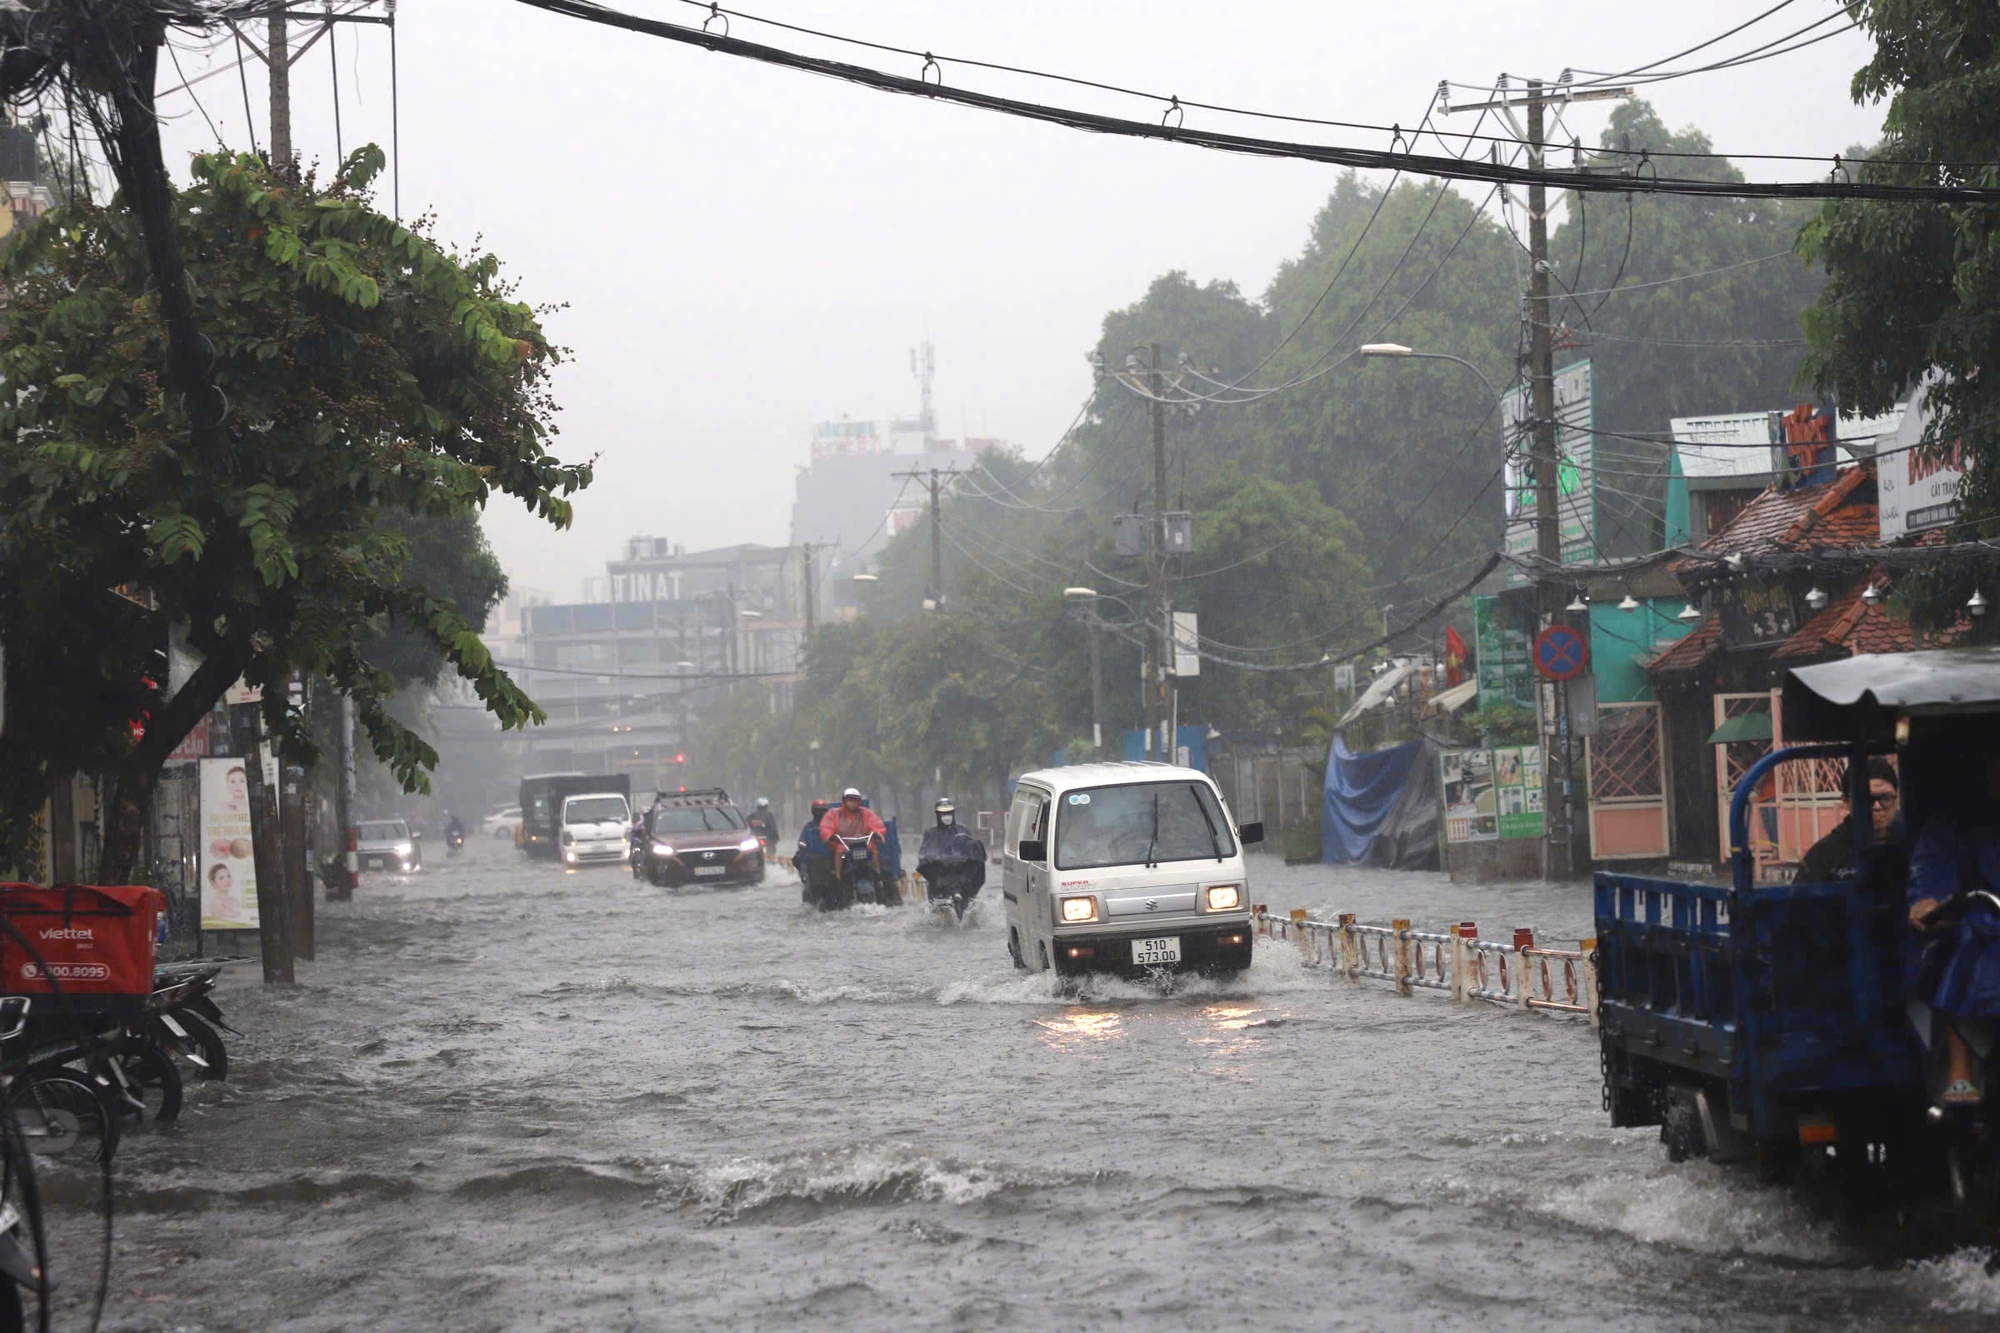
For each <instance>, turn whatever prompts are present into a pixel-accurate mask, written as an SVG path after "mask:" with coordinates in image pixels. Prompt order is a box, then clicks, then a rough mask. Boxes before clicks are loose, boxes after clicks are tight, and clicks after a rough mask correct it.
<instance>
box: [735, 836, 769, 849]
mask: <svg viewBox="0 0 2000 1333" xmlns="http://www.w3.org/2000/svg"><path fill="white" fill-rule="evenodd" d="M763 845H764V844H763V843H761V842H759V841H757V840H756V839H755V838H745V839H744V840H743V841H741V842H739V843H737V844H736V850H737V851H739V852H754V851H756V850H757V849H758V848H759V847H762V846H763Z"/></svg>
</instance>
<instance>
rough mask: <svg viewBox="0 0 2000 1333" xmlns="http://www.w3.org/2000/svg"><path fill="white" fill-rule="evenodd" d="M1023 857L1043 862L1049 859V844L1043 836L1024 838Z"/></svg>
mask: <svg viewBox="0 0 2000 1333" xmlns="http://www.w3.org/2000/svg"><path fill="white" fill-rule="evenodd" d="M1021 859H1022V860H1023V861H1035V862H1041V861H1046V860H1048V859H1049V844H1048V842H1047V841H1046V840H1044V839H1042V838H1024V839H1022V841H1021Z"/></svg>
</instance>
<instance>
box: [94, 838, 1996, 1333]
mask: <svg viewBox="0 0 2000 1333" xmlns="http://www.w3.org/2000/svg"><path fill="white" fill-rule="evenodd" d="M1252 864H1253V866H1254V867H1255V870H1254V871H1253V884H1254V893H1253V897H1254V898H1255V899H1257V900H1259V901H1263V902H1266V903H1268V904H1269V905H1270V906H1271V907H1272V908H1273V909H1274V910H1275V909H1284V908H1290V907H1308V908H1327V909H1333V910H1350V911H1356V912H1358V913H1360V914H1361V915H1362V918H1363V919H1364V920H1377V921H1381V920H1386V919H1388V918H1389V917H1391V916H1396V915H1407V916H1411V917H1414V918H1416V919H1417V920H1418V921H1419V923H1430V922H1444V921H1452V920H1474V921H1477V922H1478V923H1479V924H1480V926H1481V927H1482V934H1485V935H1486V936H1488V937H1489V938H1491V937H1495V936H1503V935H1504V933H1505V932H1506V930H1507V929H1508V928H1509V927H1512V926H1515V925H1534V926H1537V927H1539V928H1540V932H1541V937H1542V938H1543V939H1544V941H1545V942H1546V941H1548V940H1550V939H1551V938H1555V939H1574V938H1575V937H1576V935H1578V934H1579V933H1585V931H1586V928H1587V917H1588V896H1587V892H1586V891H1585V890H1584V889H1582V888H1580V887H1564V888H1560V889H1558V888H1552V887H1550V886H1545V885H1542V886H1534V885H1531V886H1519V887H1512V888H1506V889H1490V888H1488V889H1478V888H1454V887H1453V886H1451V885H1450V884H1448V883H1446V882H1445V881H1444V880H1443V879H1441V878H1440V877H1438V876H1431V875H1409V874H1390V873H1383V872H1374V871H1336V870H1331V869H1326V868H1320V867H1310V868H1294V869H1287V868H1284V867H1282V866H1277V865H1275V864H1274V863H1273V861H1272V860H1271V859H1270V858H1259V859H1258V860H1256V861H1253V863H1252ZM988 893H989V895H991V894H993V889H992V888H991V886H989V890H988ZM997 908H998V900H997V895H994V896H993V898H992V900H991V901H988V902H984V903H983V904H982V905H981V909H980V910H979V911H977V912H976V913H975V916H974V917H973V918H972V919H970V920H968V922H967V923H966V924H965V925H964V926H963V927H960V926H958V925H955V924H954V925H942V924H937V923H934V922H933V921H931V920H929V919H927V918H926V916H925V915H924V914H923V913H922V912H921V911H919V910H916V909H903V910H885V909H867V908H864V909H859V910H856V911H854V912H852V913H849V914H845V915H838V916H820V915H816V914H812V913H808V912H806V911H804V910H803V909H801V907H800V906H799V902H798V895H797V889H796V886H795V885H794V884H792V883H791V882H790V881H789V878H788V877H787V879H786V880H785V881H784V882H780V881H779V879H778V878H777V877H776V876H775V875H774V876H773V879H772V882H770V883H768V884H766V885H764V886H762V887H759V888H753V889H741V890H703V891H698V892H697V891H689V892H680V893H676V892H671V891H664V890H660V889H654V888H650V887H645V886H641V885H639V884H638V883H636V882H635V881H634V880H632V879H631V878H630V877H629V876H628V875H626V874H625V873H623V872H622V871H607V870H599V871H592V872H587V873H580V874H565V873H563V872H561V871H560V870H558V869H555V868H553V867H550V866H548V865H545V864H536V865H525V864H522V863H520V862H518V861H517V860H516V859H515V856H514V853H513V851H512V849H511V848H509V847H504V846H499V845H480V844H475V845H474V846H472V847H471V848H470V849H469V850H468V852H467V854H466V855H465V856H464V857H462V858H460V859H459V860H457V861H452V862H447V863H445V864H442V865H439V866H436V867H433V868H431V869H429V870H426V871H423V872H421V873H419V874H416V875H413V876H408V877H386V876H379V875H378V876H368V877H366V878H365V881H364V884H363V887H362V890H361V892H360V894H359V895H358V896H357V898H356V900H355V901H354V902H353V903H351V904H334V905H324V906H322V907H321V909H320V917H319V921H320V957H319V961H318V962H317V963H316V964H305V965H302V967H301V980H302V984H301V985H299V986H298V987H297V988H295V989H292V990H288V991H277V990H266V989H263V988H261V987H259V986H258V985H257V984H256V978H255V975H254V969H239V971H238V973H237V974H235V975H234V976H233V979H232V982H231V988H230V990H229V991H228V993H227V994H225V995H224V997H223V1000H224V1007H225V1010H226V1012H227V1013H228V1014H229V1017H230V1018H231V1020H232V1021H233V1022H234V1023H235V1025H236V1026H238V1027H240V1028H243V1029H244V1030H245V1032H246V1034H247V1035H246V1036H244V1037H242V1038H236V1039H232V1043H231V1058H232V1060H233V1062H234V1068H233V1074H232V1078H231V1081H230V1082H229V1083H227V1084H224V1085H217V1084H201V1085H196V1084H190V1093H189V1105H188V1109H187V1110H186V1112H185V1113H184V1115H183V1117H182V1119H181V1121H180V1123H179V1124H178V1125H177V1126H174V1127H171V1128H166V1129H159V1128H155V1129H148V1130H142V1131H138V1132H135V1133H134V1134H132V1135H131V1136H130V1137H128V1139H127V1140H126V1142H125V1144H124V1146H123V1148H122V1149H121V1151H120V1153H119V1156H118V1160H117V1177H118V1221H117V1246H116V1250H115V1266H114V1273H113V1278H112V1282H111V1294H110V1305H109V1313H108V1315H107V1319H106V1327H109V1328H114V1329H133V1330H137V1329H177V1330H208V1329H274V1328H284V1329H315V1330H318V1329H325V1330H332V1329H423V1330H429V1329H447V1328H448V1329H454V1330H469V1329H489V1328H492V1329H500V1328H508V1329H512V1328H549V1329H584V1328H589V1329H766V1328H782V1327H803V1326H811V1327H826V1328H858V1329H889V1328H895V1329H902V1328H967V1329H986V1328H999V1327H1017V1328H1032V1329H1044V1328H1061V1329H1070V1328H1113V1327H1117V1328H1164V1329H1180V1328H1201V1329H1210V1328H1218V1327H1224V1326H1227V1327H1256V1328H1258V1329H1291V1328H1311V1329H1400V1328H1417V1327H1421V1328H1425V1329H1471V1328H1478V1329H1482V1330H1496V1329H1498V1330H1511V1329H1520V1330H1528V1329H1533V1330H1538V1331H1539V1330H1549V1329H1590V1330H1603V1329H1682V1328H1686V1329H1695V1328H1700V1329H1730V1330H1761V1329H1794V1328H1808V1327H1838V1328H1843V1329H1845V1328H1880V1329H1910V1328H1936V1329H1961V1328H1962V1329H1973V1328H1982V1329H1986V1328H1991V1327H1992V1326H1993V1322H1992V1321H1993V1320H1994V1318H1995V1316H1996V1314H2000V1279H1996V1278H1990V1277H1987V1276H1986V1275H1985V1273H1984V1271H1983V1263H1982V1260H1983V1256H1981V1255H1978V1254H1973V1253H1960V1254H1956V1255H1951V1256H1947V1257H1945V1258H1942V1259H1938V1260H1935V1261H1931V1262H1927V1263H1916V1264H1911V1263H1871V1262H1869V1261H1868V1260H1867V1259H1866V1257H1865V1256H1861V1255H1856V1254H1853V1253H1850V1252H1849V1251H1847V1250H1845V1249H1844V1248H1843V1246H1842V1244H1841V1242H1840V1241H1839V1239H1838V1238H1837V1237H1836V1236H1834V1235H1833V1234H1832V1233H1831V1232H1830V1231H1829V1230H1827V1229H1826V1228H1825V1227H1823V1226H1821V1225H1819V1224H1818V1223H1816V1222H1815V1221H1814V1220H1812V1219H1811V1218H1810V1217H1809V1216H1808V1215H1807V1214H1806V1213H1805V1212H1804V1211H1802V1210H1801V1209H1800V1208H1799V1207H1798V1206H1797V1205H1795V1204H1794V1203H1793V1202H1792V1201H1791V1200H1790V1199H1789V1198H1788V1197H1787V1196H1786V1195H1784V1194H1782V1193H1776V1192H1770V1191H1764V1190H1760V1189H1757V1188H1755V1187H1754V1186H1751V1185H1749V1184H1747V1183H1744V1182H1741V1181H1739V1180H1738V1179H1736V1178H1735V1177H1732V1176H1730V1175H1727V1174H1725V1173H1724V1172H1722V1171H1720V1170H1719V1169H1717V1168H1715V1167H1712V1166H1709V1165H1706V1164H1701V1163H1692V1164H1687V1165H1681V1166H1675V1165H1670V1164H1668V1163H1667V1162H1666V1160H1665V1158H1664V1156H1663V1154H1662V1150H1661V1149H1660V1147H1659V1145H1658V1143H1657V1142H1656V1141H1655V1139H1654V1136H1653V1134H1652V1133H1651V1132H1650V1131H1647V1132H1641V1131H1613V1130H1610V1129H1608V1128H1606V1127H1605V1116H1604V1114H1603V1112H1602V1111H1601V1110H1600V1108H1599V1087H1598V1073H1597V1057H1596V1047H1595V1043H1594V1040H1593V1038H1592V1035H1591V1033H1590V1031H1589V1029H1588V1028H1587V1027H1586V1026H1585V1025H1584V1024H1583V1023H1582V1022H1581V1021H1580V1020H1577V1019H1563V1018H1550V1017H1543V1016H1523V1015H1520V1014H1516V1013H1509V1012H1502V1011H1499V1010H1495V1009H1490V1008H1484V1007H1480V1006H1477V1005H1464V1006H1455V1005H1453V1003H1452V1002H1451V1001H1450V1000H1449V999H1448V998H1445V997H1443V996H1438V995H1422V994H1420V995H1417V996H1412V997H1407V998H1404V997H1398V996H1396V995H1395V994H1393V993H1392V992H1391V991H1389V990H1387V989H1386V988H1381V987H1378V986H1374V985H1365V986H1356V985H1351V984H1348V983H1346V982H1344V981H1340V980H1337V979H1335V978H1332V977H1329V976H1327V975H1325V974H1324V973H1321V972H1318V971H1315V970H1312V969H1308V968H1306V967H1304V966H1302V964H1301V961H1300V957H1299V955H1298V953H1297V951H1296V950H1295V948H1294V947H1293V946H1291V945H1289V944H1285V943H1283V942H1277V943H1272V942H1261V943H1260V944H1259V946H1258V951H1257V958H1256V962H1255V965H1254V966H1253V967H1252V968H1251V970H1250V971H1249V972H1248V973H1246V974H1245V975H1244V976H1243V977H1241V978H1240V979H1238V980H1236V981H1233V982H1230V983H1227V984H1217V983H1214V982H1201V981H1197V982H1192V983H1189V984H1187V985H1185V986H1184V987H1182V988H1180V989H1178V990H1176V991H1174V992H1172V993H1162V992H1161V991H1160V990H1159V989H1156V988H1151V987H1148V986H1145V985H1139V984H1128V983H1121V982H1104V983H1093V984H1091V985H1090V986H1088V988H1087V991H1086V993H1085V994H1083V995H1066V994H1063V993H1061V992H1060V991H1059V990H1058V988H1057V986H1056V985H1055V984H1053V983H1052V982H1051V980H1049V979H1047V978H1044V977H1029V976H1026V975H1023V974H1018V973H1016V972H1014V971H1013V969H1012V968H1011V967H1010V965H1009V963H1008V961H1007V956H1006V952H1005V948H1004V943H1003V941H1004V935H1003V931H1002V928H1001V925H1000V920H999V912H998V910H997ZM55 1169H57V1170H58V1171H61V1170H64V1169H66V1170H67V1171H68V1172H69V1173H70V1179H69V1180H68V1181H67V1182H63V1181H58V1182H57V1186H58V1188H57V1190H56V1193H57V1195H58V1197H59V1199H61V1200H66V1201H67V1202H64V1203H62V1204H61V1205H60V1206H61V1210H62V1211H63V1212H64V1213H65V1220H64V1223H63V1225H62V1226H61V1228H60V1240H61V1244H62V1249H61V1250H60V1251H59V1253H58V1262H59V1263H61V1264H62V1267H60V1268H59V1269H58V1274H59V1276H60V1277H62V1278H63V1279H64V1281H65V1283H66V1290H65V1297H66V1301H65V1304H66V1305H68V1306H69V1307H70V1308H69V1309H68V1310H67V1311H66V1312H65V1316H66V1317H65V1319H64V1321H63V1322H62V1323H61V1324H59V1326H67V1327H80V1326H81V1323H80V1320H78V1319H77V1317H76V1312H75V1303H76V1302H77V1301H79V1300H82V1299H84V1298H85V1297H87V1295H88V1294H89V1292H90V1290H91V1289H92V1288H93V1285H94V1284H93V1281H92V1278H93V1276H94V1274H93V1271H92V1270H93V1266H94V1262H95V1261H94V1257H93V1255H92V1252H91V1250H90V1248H89V1241H90V1231H89V1219H88V1217H87V1215H86V1211H85V1208H84V1205H83V1204H82V1203H81V1202H80V1201H81V1200H83V1199H85V1198H87V1197H88V1194H87V1191H86V1190H84V1188H83V1186H82V1184H81V1179H82V1178H81V1177H79V1176H78V1175H77V1174H76V1168H75V1167H68V1168H62V1167H57V1168H55Z"/></svg>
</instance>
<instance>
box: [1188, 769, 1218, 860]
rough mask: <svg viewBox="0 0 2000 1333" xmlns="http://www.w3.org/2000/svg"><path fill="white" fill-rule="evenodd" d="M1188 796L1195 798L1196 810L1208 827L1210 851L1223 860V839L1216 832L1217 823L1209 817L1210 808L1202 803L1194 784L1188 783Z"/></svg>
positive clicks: (1216, 857)
mask: <svg viewBox="0 0 2000 1333" xmlns="http://www.w3.org/2000/svg"><path fill="white" fill-rule="evenodd" d="M1188 795H1189V796H1192V797H1193V798H1194V808H1195V809H1197V810H1199V811H1201V822H1202V823H1204V824H1206V825H1208V846H1209V850H1211V851H1213V852H1214V853H1215V859H1216V860H1218V861H1220V860H1222V859H1223V855H1222V837H1221V835H1220V834H1218V833H1217V832H1216V831H1215V821H1214V820H1213V819H1210V818H1209V817H1208V807H1207V806H1205V805H1203V804H1202V803H1201V793H1200V792H1198V791H1196V790H1195V786H1194V784H1193V783H1192V782H1190V783H1188Z"/></svg>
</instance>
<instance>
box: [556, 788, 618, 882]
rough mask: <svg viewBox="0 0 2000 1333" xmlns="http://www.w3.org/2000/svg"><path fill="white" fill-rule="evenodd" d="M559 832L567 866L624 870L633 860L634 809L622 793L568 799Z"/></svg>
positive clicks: (579, 794)
mask: <svg viewBox="0 0 2000 1333" xmlns="http://www.w3.org/2000/svg"><path fill="white" fill-rule="evenodd" d="M556 829H557V834H558V839H557V840H558V842H559V843H560V844H561V846H562V859H563V864H564V865H568V866H586V865H621V866H622V865H624V864H625V863H626V862H627V861H630V860H631V859H632V807H631V806H629V805H627V804H626V803H625V795H624V793H623V792H615V791H594V792H578V793H577V794H576V795H574V796H565V797H564V798H563V803H562V813H561V815H560V816H558V818H557V824H556Z"/></svg>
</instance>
